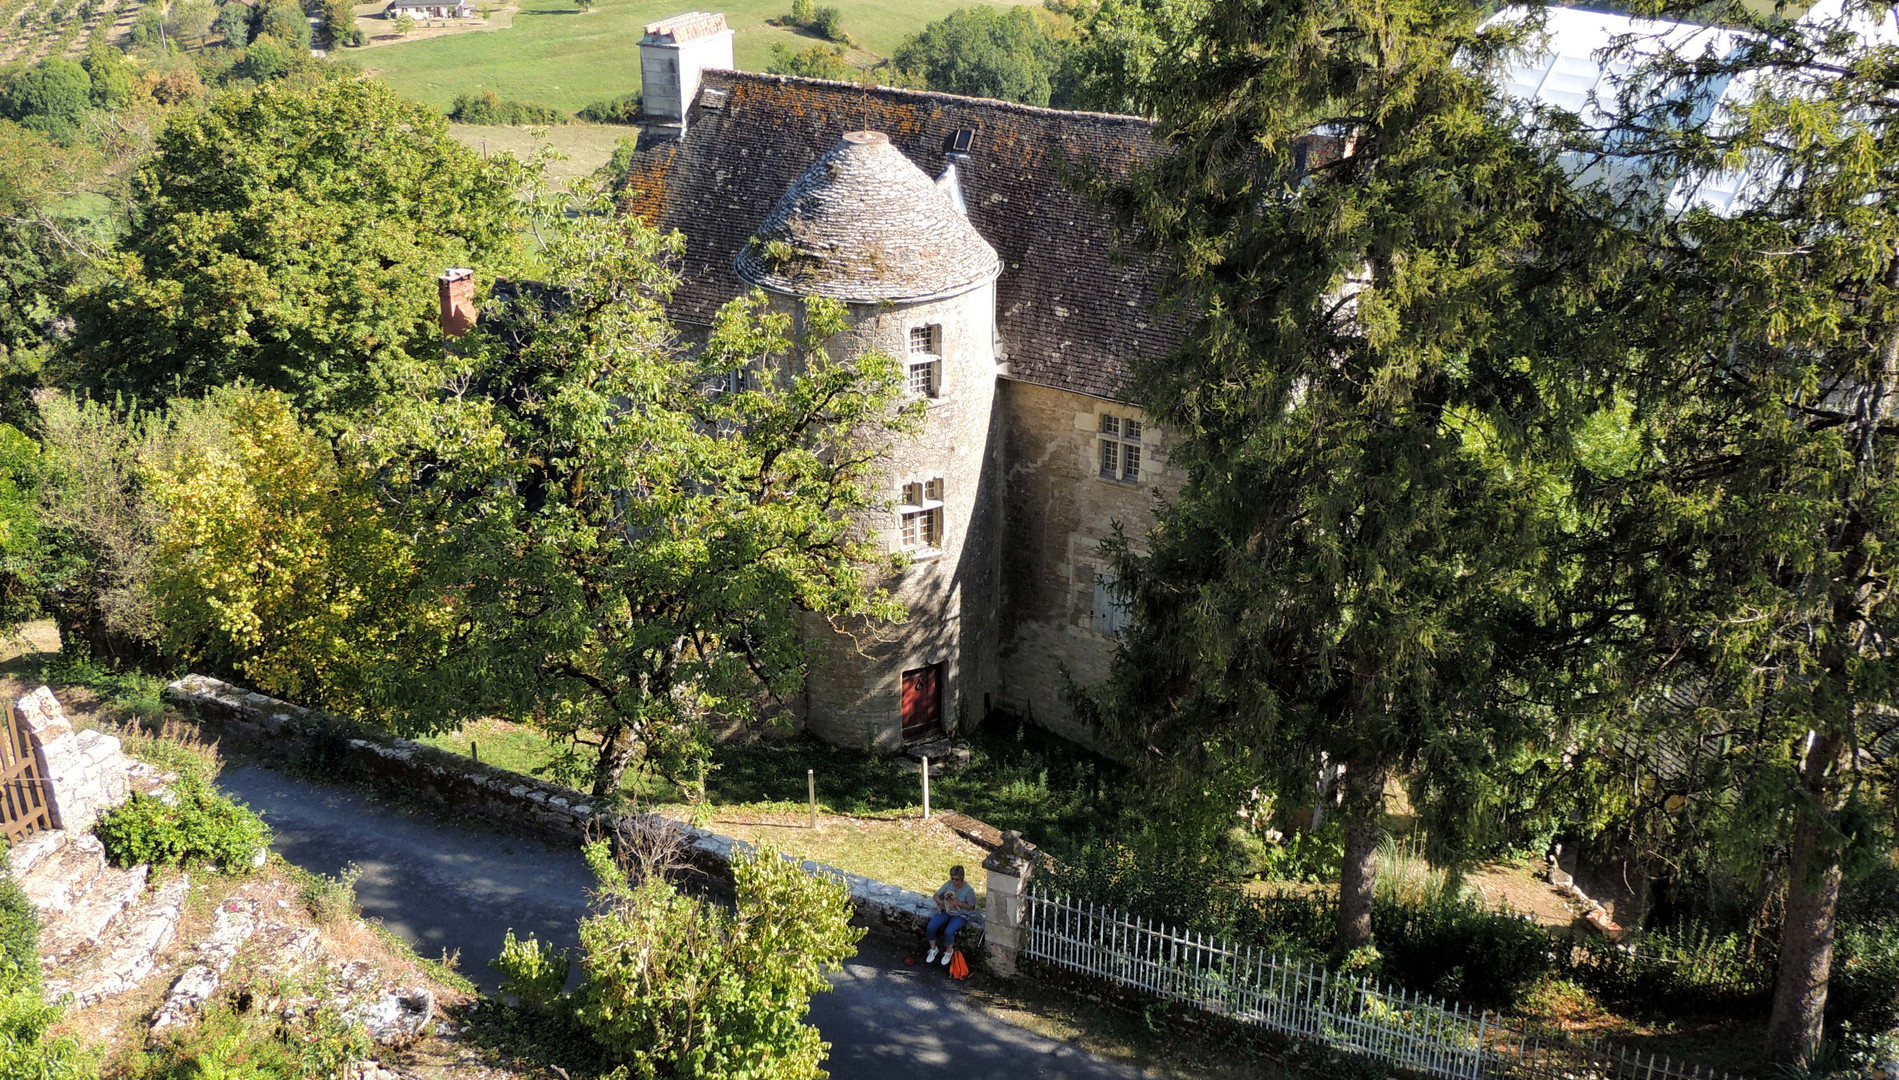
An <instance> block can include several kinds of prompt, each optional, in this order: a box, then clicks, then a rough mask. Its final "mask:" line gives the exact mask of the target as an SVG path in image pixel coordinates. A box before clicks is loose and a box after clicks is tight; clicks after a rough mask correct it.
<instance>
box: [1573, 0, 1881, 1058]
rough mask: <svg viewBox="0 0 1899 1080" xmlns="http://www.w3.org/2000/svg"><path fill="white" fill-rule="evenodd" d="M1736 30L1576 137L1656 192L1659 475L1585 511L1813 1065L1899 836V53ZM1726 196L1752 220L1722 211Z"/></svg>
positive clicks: (1636, 286)
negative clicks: (1839, 955) (1846, 908)
mask: <svg viewBox="0 0 1899 1080" xmlns="http://www.w3.org/2000/svg"><path fill="white" fill-rule="evenodd" d="M1679 14H1681V15H1683V16H1689V15H1692V16H1694V17H1696V18H1697V19H1707V18H1709V17H1710V14H1711V13H1710V12H1709V11H1708V10H1707V9H1705V8H1702V7H1696V8H1694V9H1693V10H1692V11H1688V10H1684V11H1682V12H1680V13H1679ZM1712 15H1713V17H1716V18H1719V19H1720V20H1722V21H1725V22H1727V23H1729V24H1730V25H1733V26H1736V27H1740V28H1743V30H1744V34H1743V36H1742V37H1741V38H1740V39H1739V44H1738V46H1737V47H1736V48H1734V49H1732V50H1730V51H1727V52H1723V53H1713V52H1710V53H1703V52H1702V51H1701V44H1700V43H1697V44H1696V45H1694V46H1693V50H1692V51H1685V52H1683V53H1680V54H1675V53H1671V52H1667V51H1663V52H1661V53H1660V54H1659V55H1658V56H1655V57H1654V58H1653V59H1651V60H1650V61H1648V62H1647V63H1645V64H1639V65H1637V66H1638V71H1637V74H1636V75H1635V76H1633V77H1631V78H1630V79H1629V80H1628V81H1627V82H1626V84H1625V89H1624V91H1623V93H1622V94H1621V95H1620V97H1619V100H1616V101H1608V102H1605V104H1608V105H1611V106H1612V107H1614V111H1615V112H1617V113H1618V114H1619V116H1617V117H1616V119H1615V121H1614V123H1613V124H1611V125H1609V128H1608V130H1607V131H1587V130H1581V129H1578V130H1575V131H1573V132H1572V134H1573V135H1574V136H1575V137H1577V138H1578V139H1579V140H1580V142H1581V143H1582V149H1585V150H1590V149H1594V150H1597V151H1601V150H1604V149H1613V151H1614V152H1615V154H1616V155H1618V156H1619V157H1620V158H1621V159H1622V166H1623V168H1622V169H1621V172H1622V174H1623V175H1635V176H1638V177H1641V178H1643V179H1644V181H1645V184H1644V185H1643V186H1642V187H1641V188H1640V190H1641V191H1642V192H1645V193H1646V197H1641V196H1637V197H1623V198H1621V199H1620V200H1619V214H1618V216H1617V219H1616V224H1617V225H1618V226H1620V227H1622V229H1623V230H1624V235H1625V236H1626V237H1627V238H1628V239H1629V240H1630V241H1632V243H1631V244H1630V246H1629V249H1628V258H1627V259H1626V260H1625V261H1621V262H1619V263H1617V264H1616V265H1614V266H1613V268H1612V270H1613V272H1609V273H1604V274H1603V275H1602V280H1603V281H1604V282H1606V283H1610V284H1613V285H1614V286H1616V287H1615V288H1614V289H1613V290H1611V291H1609V292H1607V293H1605V295H1604V297H1603V300H1602V304H1603V308H1604V310H1608V311H1614V312H1616V313H1618V315H1619V316H1620V317H1621V320H1622V321H1621V339H1622V340H1623V342H1624V343H1625V344H1626V345H1627V347H1628V353H1627V355H1628V358H1629V362H1628V364H1627V366H1625V367H1623V368H1622V369H1620V370H1619V371H1617V372H1615V373H1614V374H1615V375H1616V377H1617V378H1618V379H1619V381H1620V384H1621V387H1622V392H1623V393H1624V394H1625V395H1626V398H1627V400H1628V402H1629V405H1630V423H1631V424H1632V426H1633V428H1634V430H1635V431H1636V432H1638V433H1639V446H1640V453H1639V454H1638V455H1637V456H1636V457H1634V458H1633V459H1631V460H1629V461H1627V462H1625V463H1623V465H1622V466H1621V467H1619V468H1617V469H1615V470H1610V471H1609V472H1608V473H1606V474H1605V475H1603V476H1600V477H1597V478H1595V479H1594V480H1593V481H1592V482H1591V483H1589V484H1586V485H1584V486H1582V487H1581V488H1580V489H1579V490H1581V491H1582V492H1584V494H1586V495H1587V496H1588V497H1589V499H1590V501H1591V502H1592V503H1594V505H1595V506H1596V507H1597V512H1598V513H1600V514H1602V515H1604V516H1605V519H1607V520H1613V521H1614V523H1615V524H1614V530H1615V532H1616V533H1617V534H1618V535H1617V538H1616V540H1615V545H1614V546H1615V547H1616V548H1617V551H1618V554H1619V558H1620V562H1621V565H1620V571H1619V572H1620V574H1621V583H1620V591H1621V593H1622V595H1623V596H1624V597H1625V598H1626V599H1627V603H1628V608H1627V610H1628V611H1629V612H1630V613H1631V614H1632V615H1634V616H1636V617H1638V618H1639V619H1640V620H1641V623H1642V625H1643V629H1644V633H1643V634H1642V635H1640V640H1641V641H1642V642H1643V643H1644V644H1645V645H1646V646H1647V647H1646V648H1644V649H1641V650H1636V651H1631V652H1629V653H1627V654H1625V656H1624V659H1623V662H1622V664H1623V667H1624V668H1625V669H1626V670H1627V671H1628V672H1629V674H1630V675H1631V677H1632V678H1638V679H1639V680H1640V683H1641V685H1643V686H1645V687H1646V688H1647V689H1648V690H1649V695H1650V697H1651V699H1653V700H1657V701H1667V702H1670V703H1675V704H1676V707H1670V708H1657V709H1652V710H1649V711H1648V712H1647V713H1646V714H1644V716H1643V720H1644V727H1643V729H1642V730H1640V731H1639V732H1637V733H1636V734H1638V735H1640V736H1641V737H1642V738H1643V739H1644V740H1645V741H1646V742H1648V743H1649V744H1652V745H1659V746H1662V747H1665V748H1666V749H1667V750H1668V751H1669V752H1670V753H1672V754H1673V755H1674V756H1675V758H1676V759H1677V760H1683V759H1686V760H1692V761H1696V762H1698V763H1700V764H1699V768H1700V770H1701V771H1702V773H1703V774H1705V775H1706V776H1707V777H1709V778H1711V779H1710V781H1709V783H1708V784H1707V786H1706V788H1705V789H1704V790H1695V791H1688V792H1685V793H1683V794H1684V796H1694V797H1695V801H1694V802H1691V803H1690V804H1689V805H1688V806H1687V807H1686V809H1688V810H1691V811H1693V812H1694V813H1695V814H1696V815H1697V816H1698V817H1700V818H1701V820H1702V821H1703V822H1705V823H1706V824H1704V826H1703V831H1702V832H1701V833H1700V834H1699V835H1700V836H1704V837H1706V839H1707V841H1708V842H1709V843H1710V844H1711V845H1712V846H1713V851H1712V852H1711V854H1714V855H1715V856H1717V857H1718V858H1719V859H1720V860H1721V861H1722V862H1723V864H1724V865H1726V866H1727V867H1729V868H1730V869H1732V870H1736V871H1741V872H1751V873H1752V875H1753V877H1754V879H1755V880H1756V881H1763V882H1772V883H1773V884H1772V885H1771V886H1769V887H1770V888H1777V889H1783V890H1784V897H1783V910H1782V917H1781V928H1780V948H1779V954H1778V963H1779V970H1778V974H1777V981H1776V985H1775V992H1774V1003H1773V1013H1772V1017H1771V1020H1770V1031H1769V1042H1770V1050H1771V1052H1772V1054H1773V1056H1774V1057H1775V1058H1776V1059H1777V1060H1779V1061H1782V1062H1795V1061H1799V1060H1801V1059H1803V1058H1806V1057H1808V1056H1810V1055H1811V1054H1812V1053H1813V1052H1814V1051H1815V1049H1816V1048H1817V1047H1818V1045H1819V1041H1820V1038H1821V1033H1822V1024H1823V1020H1824V1017H1825V1009H1826V1001H1827V989H1828V982H1829V978H1830V974H1831V967H1832V952H1833V939H1834V927H1835V922H1836V919H1837V914H1838V901H1839V895H1840V890H1841V888H1842V885H1843V883H1844V882H1846V881H1848V880H1850V879H1851V877H1852V876H1853V875H1854V874H1855V873H1856V871H1859V870H1862V869H1865V868H1868V867H1869V866H1870V865H1873V864H1876V862H1877V860H1878V859H1879V858H1880V857H1882V856H1883V855H1884V853H1885V852H1887V851H1889V850H1890V848H1891V844H1892V835H1893V828H1894V825H1895V818H1896V817H1899V797H1896V788H1895V779H1896V778H1895V775H1894V769H1895V764H1896V762H1895V755H1894V754H1893V752H1892V744H1893V741H1894V734H1895V732H1899V720H1895V715H1896V714H1895V711H1894V707H1893V693H1894V686H1895V681H1894V668H1893V654H1892V649H1891V645H1890V643H1891V642H1892V641H1893V635H1894V633H1895V630H1896V629H1899V627H1895V617H1896V616H1899V598H1895V595H1894V592H1893V586H1894V574H1895V570H1896V569H1899V567H1896V566H1895V562H1894V557H1893V554H1892V553H1893V551H1894V539H1895V536H1899V425H1896V424H1895V423H1894V413H1895V404H1896V401H1899V250H1895V242H1894V239H1893V238H1894V236H1896V235H1899V206H1895V205H1894V203H1893V202H1892V200H1891V197H1890V192H1891V191H1892V190H1893V185H1894V183H1895V182H1899V125H1895V123H1894V121H1895V120H1899V112H1895V104H1894V99H1893V96H1892V91H1893V89H1894V88H1895V86H1899V55H1895V53H1894V50H1893V49H1892V47H1891V46H1890V45H1880V44H1877V43H1876V42H1875V41H1874V40H1872V39H1870V38H1869V37H1867V36H1866V35H1865V31H1867V30H1868V29H1870V28H1872V27H1875V26H1878V25H1880V24H1881V23H1882V22H1884V23H1885V24H1886V25H1887V26H1888V27H1890V24H1891V20H1892V16H1891V14H1890V12H1889V11H1888V10H1887V9H1884V8H1880V7H1877V6H1875V5H1871V4H1865V3H1861V2H1859V0H1851V2H1849V3H1847V4H1845V5H1844V10H1842V9H1841V8H1840V7H1835V6H1829V5H1822V6H1821V7H1819V8H1816V9H1815V13H1814V14H1813V15H1811V16H1809V17H1808V18H1806V19H1803V20H1801V21H1798V22H1788V21H1785V20H1784V19H1781V18H1779V17H1762V16H1758V15H1755V14H1752V13H1751V12H1749V11H1748V10H1747V9H1746V7H1745V6H1744V5H1740V4H1735V5H1723V6H1722V7H1721V8H1720V9H1719V10H1717V11H1714V12H1713V13H1712ZM1684 87H1689V88H1693V87H1701V88H1704V89H1706V90H1707V92H1709V93H1719V92H1720V91H1721V89H1722V88H1724V87H1725V88H1729V89H1728V98H1727V101H1726V103H1725V104H1724V105H1723V106H1722V107H1721V108H1708V107H1707V106H1708V104H1709V103H1708V101H1707V99H1706V96H1705V94H1704V95H1699V96H1698V95H1696V94H1693V93H1684V90H1683V88H1684ZM1708 88H1711V89H1708ZM1608 140H1612V141H1608ZM1592 143H1593V146H1592V145H1591V144H1592ZM1737 166H1740V167H1744V168H1745V172H1744V173H1743V174H1736V173H1735V172H1733V171H1731V170H1734V169H1735V168H1736V167H1737ZM1711 178H1714V179H1720V180H1722V181H1723V182H1724V184H1725V183H1731V182H1737V181H1738V182H1739V183H1740V185H1741V190H1742V195H1741V198H1740V199H1739V200H1737V201H1736V202H1735V203H1734V204H1733V205H1732V206H1731V207H1724V206H1718V205H1714V204H1708V203H1703V202H1702V201H1701V200H1700V199H1699V198H1698V197H1697V196H1696V195H1695V192H1696V191H1697V185H1699V184H1700V183H1701V182H1702V181H1705V180H1708V179H1711ZM1663 193H1672V194H1673V195H1674V196H1675V198H1674V199H1673V200H1672V201H1670V200H1667V199H1662V198H1657V197H1656V196H1659V195H1661V194H1663ZM1682 701H1690V702H1692V703H1693V707H1692V708H1681V707H1679V706H1678V703H1680V702H1682ZM1617 737H1618V739H1620V740H1623V741H1626V739H1627V733H1623V734H1621V735H1618V736H1617ZM1677 786H1678V787H1679V786H1680V781H1679V780H1678V781H1677ZM1659 794H1666V792H1662V793H1659ZM1678 809H1679V808H1678Z"/></svg>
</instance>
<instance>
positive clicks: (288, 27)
mask: <svg viewBox="0 0 1899 1080" xmlns="http://www.w3.org/2000/svg"><path fill="white" fill-rule="evenodd" d="M257 32H258V34H259V35H263V34H269V35H270V36H271V37H273V38H275V39H276V40H277V41H278V42H279V43H280V44H282V45H283V46H284V47H285V48H287V49H294V50H296V51H298V52H302V51H304V50H306V49H308V48H309V47H310V18H309V16H307V15H305V14H304V13H303V5H302V4H299V3H297V2H296V0H277V2H276V3H274V4H272V5H270V6H269V7H268V8H265V9H264V14H263V17H262V18H261V19H259V20H258V23H257Z"/></svg>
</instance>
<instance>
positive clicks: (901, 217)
mask: <svg viewBox="0 0 1899 1080" xmlns="http://www.w3.org/2000/svg"><path fill="white" fill-rule="evenodd" d="M735 268H736V269H737V271H738V275H739V277H740V278H742V279H743V280H745V281H746V282H748V283H750V284H753V285H762V286H764V287H765V288H768V289H774V290H776V291H779V292H785V293H794V294H797V295H801V296H826V297H829V298H831V299H833V300H850V301H858V302H866V303H874V302H880V301H904V300H920V299H924V298H928V297H936V296H949V295H954V294H956V293H959V292H964V291H966V290H968V289H969V288H971V287H972V286H975V285H979V284H982V283H983V282H986V281H989V280H991V279H993V278H994V277H995V276H996V274H997V273H998V272H999V271H1000V270H1001V262H1000V261H999V260H998V259H997V258H996V249H995V248H992V247H990V246H989V243H988V242H987V241H985V240H984V239H983V238H982V235H981V234H980V233H978V232H977V231H976V229H975V227H974V226H972V225H971V224H970V223H969V219H968V218H966V217H964V216H963V215H962V214H961V213H959V212H958V211H957V209H956V207H954V206H953V205H951V203H950V201H949V198H948V197H947V196H945V195H944V194H943V192H942V191H941V190H940V189H939V188H938V187H937V186H936V184H935V183H934V182H933V181H932V180H931V179H930V177H929V175H928V174H927V173H925V172H924V171H923V170H922V169H920V168H918V167H917V165H916V163H915V162H913V161H911V160H910V159H909V158H907V157H905V156H904V154H903V151H901V150H898V149H897V148H896V147H895V146H892V145H891V143H890V139H889V137H888V136H886V135H884V134H883V133H881V132H875V131H853V132H849V133H847V134H846V135H845V136H844V137H843V138H842V139H839V140H838V142H837V144H836V145H835V146H833V147H831V149H829V150H827V151H826V152H825V153H824V154H823V155H822V156H820V157H819V158H818V160H817V161H815V162H813V163H812V164H811V167H810V168H808V169H806V170H805V171H804V173H803V174H802V175H801V176H799V177H798V179H797V181H796V182H795V183H793V184H792V185H791V188H790V190H788V191H786V192H785V195H784V197H783V198H782V199H780V200H778V205H777V206H776V207H775V208H773V210H772V212H771V214H770V216H768V217H767V218H766V219H765V222H764V224H763V225H762V226H761V227H760V228H759V230H758V232H757V234H756V236H755V237H754V239H753V241H752V242H751V243H748V244H746V245H745V246H744V247H743V248H740V249H739V252H738V257H737V259H736V260H735Z"/></svg>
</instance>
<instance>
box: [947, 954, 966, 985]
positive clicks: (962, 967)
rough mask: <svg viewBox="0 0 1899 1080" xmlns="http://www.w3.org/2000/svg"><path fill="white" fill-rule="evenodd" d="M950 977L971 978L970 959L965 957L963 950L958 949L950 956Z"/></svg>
mask: <svg viewBox="0 0 1899 1080" xmlns="http://www.w3.org/2000/svg"><path fill="white" fill-rule="evenodd" d="M950 978H952V979H967V978H969V961H967V960H965V959H963V950H961V949H958V950H956V952H955V953H953V954H951V956H950Z"/></svg>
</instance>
